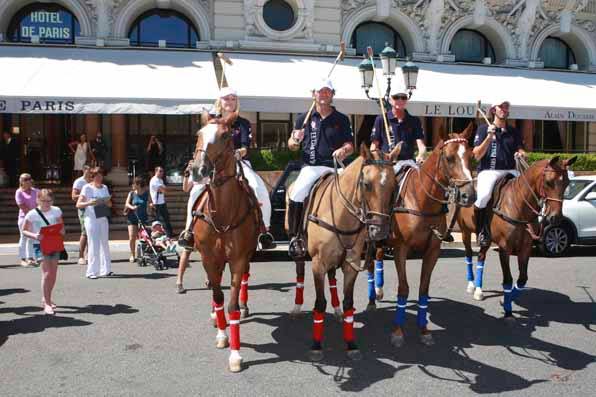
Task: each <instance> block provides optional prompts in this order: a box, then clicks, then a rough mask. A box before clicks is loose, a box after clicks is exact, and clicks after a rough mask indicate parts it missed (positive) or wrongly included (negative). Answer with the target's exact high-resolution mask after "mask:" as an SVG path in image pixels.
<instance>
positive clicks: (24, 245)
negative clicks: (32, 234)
mask: <svg viewBox="0 0 596 397" xmlns="http://www.w3.org/2000/svg"><path fill="white" fill-rule="evenodd" d="M24 224H25V218H20V219H19V221H18V226H19V234H20V237H19V258H20V259H28V258H33V257H35V254H34V251H33V241H32V240H31V239H30V238H29V237H25V235H24V234H23V225H24Z"/></svg>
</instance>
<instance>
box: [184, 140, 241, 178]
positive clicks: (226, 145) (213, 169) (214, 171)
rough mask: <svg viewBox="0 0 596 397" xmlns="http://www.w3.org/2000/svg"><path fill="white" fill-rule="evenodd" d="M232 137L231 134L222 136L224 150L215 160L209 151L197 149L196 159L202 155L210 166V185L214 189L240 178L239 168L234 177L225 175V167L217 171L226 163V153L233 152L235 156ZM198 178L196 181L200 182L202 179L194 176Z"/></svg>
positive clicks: (235, 170) (235, 169)
mask: <svg viewBox="0 0 596 397" xmlns="http://www.w3.org/2000/svg"><path fill="white" fill-rule="evenodd" d="M231 137H232V135H231V134H230V133H229V132H225V133H223V134H222V138H223V139H224V148H223V149H222V150H221V151H220V152H219V153H217V155H215V156H214V158H215V160H212V159H211V157H209V153H208V152H207V150H205V149H202V148H200V147H198V145H197V148H196V149H195V158H196V157H197V153H202V154H203V156H204V159H205V160H204V161H205V162H206V163H207V164H208V165H209V166H210V168H211V175H210V176H209V181H210V182H209V185H213V186H214V187H220V186H223V185H224V184H225V183H226V182H228V181H229V180H231V179H232V178H235V177H237V176H238V172H237V168H238V167H235V168H234V174H233V175H225V174H223V172H224V170H225V167H219V168H221V171H219V172H218V171H217V169H218V166H219V165H220V164H223V162H224V161H226V156H225V154H226V152H231V153H232V156H233V155H234V150H233V149H232V148H231V147H230V143H229V142H230V139H231ZM195 176H196V177H197V178H196V179H195V180H199V179H200V178H199V177H198V175H193V178H194V177H195Z"/></svg>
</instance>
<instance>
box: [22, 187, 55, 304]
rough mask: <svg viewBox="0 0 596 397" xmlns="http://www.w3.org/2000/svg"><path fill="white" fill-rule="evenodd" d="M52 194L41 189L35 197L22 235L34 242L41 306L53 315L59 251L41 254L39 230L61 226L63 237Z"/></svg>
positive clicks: (26, 217)
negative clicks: (37, 256)
mask: <svg viewBox="0 0 596 397" xmlns="http://www.w3.org/2000/svg"><path fill="white" fill-rule="evenodd" d="M53 202H54V194H53V193H52V191H51V190H49V189H42V190H41V191H40V192H39V194H38V195H37V208H34V209H32V210H30V211H29V212H28V213H27V215H25V222H24V225H23V233H24V234H25V235H26V236H27V237H28V238H30V239H32V240H34V241H35V243H34V245H33V247H34V249H35V250H36V251H37V252H38V255H39V256H40V257H41V258H42V259H41V291H42V294H43V297H42V299H41V305H42V307H43V311H44V313H46V314H50V315H52V314H54V309H56V304H55V303H54V301H53V300H52V291H53V290H54V286H55V285H56V276H57V274H58V260H59V259H60V251H55V252H50V253H42V251H41V243H40V242H41V240H42V238H43V235H42V234H41V233H40V231H41V228H43V227H46V226H50V225H59V224H62V235H64V225H63V224H64V222H63V220H62V211H61V210H60V208H58V207H55V206H53V205H52V204H53Z"/></svg>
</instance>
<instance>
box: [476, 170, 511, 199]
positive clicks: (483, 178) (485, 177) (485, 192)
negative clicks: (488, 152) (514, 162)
mask: <svg viewBox="0 0 596 397" xmlns="http://www.w3.org/2000/svg"><path fill="white" fill-rule="evenodd" d="M507 174H512V175H514V176H516V177H517V176H519V173H518V172H517V170H484V171H480V172H479V173H478V183H477V186H476V202H475V203H474V205H475V206H476V207H477V208H486V205H487V204H488V202H489V201H490V199H491V196H492V194H493V188H494V187H495V183H496V182H497V180H499V179H500V178H501V177H504V176H505V175H507Z"/></svg>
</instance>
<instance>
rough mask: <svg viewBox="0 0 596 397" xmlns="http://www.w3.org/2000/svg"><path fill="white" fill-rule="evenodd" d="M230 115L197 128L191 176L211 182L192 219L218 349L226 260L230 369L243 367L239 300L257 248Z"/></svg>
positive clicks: (255, 218)
mask: <svg viewBox="0 0 596 397" xmlns="http://www.w3.org/2000/svg"><path fill="white" fill-rule="evenodd" d="M233 120H234V115H232V117H228V118H227V119H219V120H212V121H211V122H210V124H207V125H206V126H205V127H203V128H202V129H201V130H200V131H199V133H198V137H197V146H196V150H195V153H194V164H193V169H192V172H193V178H194V180H196V181H208V182H209V184H208V185H207V188H206V190H205V192H204V193H203V194H202V195H201V197H200V198H199V199H198V200H197V202H196V203H195V205H194V213H195V217H196V218H197V220H198V221H196V222H194V226H193V232H194V242H195V248H196V249H197V250H198V251H199V252H200V254H201V258H202V262H203V267H204V268H205V272H206V273H207V278H208V280H209V283H210V285H211V289H212V291H213V303H212V305H213V311H214V312H215V317H216V324H217V328H218V332H217V337H216V346H217V348H220V349H223V348H225V347H227V346H228V336H227V334H226V325H227V324H226V316H225V313H224V311H223V304H224V294H223V292H222V290H221V278H222V274H223V271H224V269H225V265H226V262H227V263H229V267H230V273H231V276H232V277H231V285H230V298H229V303H228V315H229V320H230V340H229V346H230V357H229V369H230V371H232V372H238V371H240V370H241V369H242V357H241V356H240V353H239V350H240V314H241V313H240V309H241V307H240V305H239V303H238V301H239V297H240V298H241V299H240V300H242V301H243V302H244V303H245V302H246V298H247V297H246V285H245V284H246V283H247V275H248V270H249V261H250V258H251V257H252V256H253V254H254V252H255V251H256V248H257V235H258V227H259V213H258V209H257V207H258V206H257V202H256V199H255V198H254V195H253V194H252V192H251V190H250V187H249V186H248V184H247V183H246V181H244V180H243V178H242V177H241V175H239V173H238V171H237V170H238V167H237V164H236V159H235V157H234V143H233V139H232V134H231V132H230V125H231V124H232V122H233ZM241 288H242V289H241ZM242 292H244V293H242ZM239 295H240V296H239ZM242 295H244V297H242Z"/></svg>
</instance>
